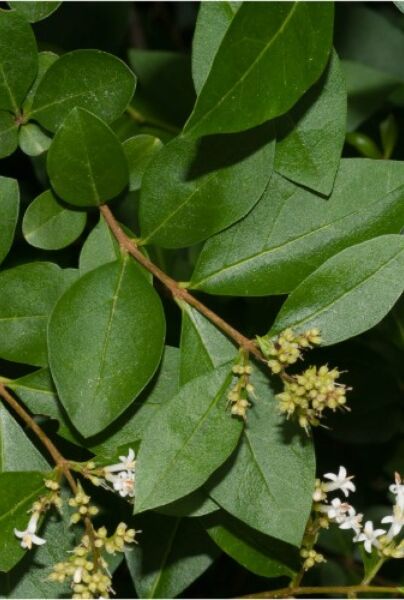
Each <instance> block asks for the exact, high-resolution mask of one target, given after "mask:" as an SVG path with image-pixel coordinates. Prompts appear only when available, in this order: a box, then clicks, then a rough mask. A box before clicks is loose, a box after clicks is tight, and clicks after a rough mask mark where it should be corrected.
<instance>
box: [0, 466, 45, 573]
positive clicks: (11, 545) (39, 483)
mask: <svg viewBox="0 0 404 600" xmlns="http://www.w3.org/2000/svg"><path fill="white" fill-rule="evenodd" d="M43 478H44V474H43V473H37V472H23V473H16V472H13V473H0V489H1V494H0V571H9V570H10V569H12V567H14V565H15V564H16V563H17V562H18V561H19V560H20V559H21V558H22V557H23V556H24V554H25V551H24V550H23V549H22V548H21V547H20V545H19V543H18V541H17V539H16V537H15V535H14V531H13V530H14V528H16V529H19V530H24V529H25V528H26V526H27V522H28V519H29V516H28V514H27V511H28V510H29V509H30V508H31V506H32V504H33V502H34V501H35V500H36V499H37V498H38V496H40V495H41V494H43V493H44V492H45V490H46V488H45V486H44V482H43Z"/></svg>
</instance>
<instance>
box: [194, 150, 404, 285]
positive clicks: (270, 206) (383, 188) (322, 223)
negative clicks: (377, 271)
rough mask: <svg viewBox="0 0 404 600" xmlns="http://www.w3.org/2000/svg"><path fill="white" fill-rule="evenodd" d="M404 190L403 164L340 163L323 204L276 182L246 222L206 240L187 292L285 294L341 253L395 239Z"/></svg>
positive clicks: (402, 212) (403, 209)
mask: <svg viewBox="0 0 404 600" xmlns="http://www.w3.org/2000/svg"><path fill="white" fill-rule="evenodd" d="M403 184H404V166H403V164H402V163H401V162H394V161H389V162H387V161H375V160H365V159H344V160H342V161H341V164H340V168H339V170H338V173H337V177H336V180H335V184H334V189H333V193H332V194H331V196H330V197H329V198H328V199H327V200H324V198H321V197H319V196H316V195H315V194H313V193H311V192H309V191H307V190H304V189H302V188H300V187H297V186H294V185H293V184H292V183H289V182H287V181H285V180H283V179H281V178H280V177H277V176H274V177H273V178H272V180H271V182H270V184H269V186H268V188H267V191H266V192H265V193H264V195H263V196H262V198H261V200H260V201H259V202H258V204H257V205H256V206H255V207H254V209H253V210H252V211H251V212H250V213H249V214H248V216H247V217H246V218H245V219H243V220H242V221H240V222H239V223H236V224H235V225H233V227H231V228H229V229H228V230H227V231H224V232H223V233H220V234H219V235H217V236H215V237H214V238H212V239H211V240H209V241H208V242H207V244H206V245H205V247H204V249H203V251H202V253H201V254H200V257H199V260H198V263H197V265H196V267H195V272H194V274H193V276H192V281H191V287H192V288H194V289H200V290H203V291H206V292H209V293H213V294H235V295H240V296H248V295H252V296H265V295H268V294H283V293H287V292H290V291H291V290H293V289H294V288H295V287H296V286H297V285H298V284H299V283H300V282H301V281H302V280H303V279H304V278H305V277H307V276H308V275H309V274H310V273H311V272H312V271H313V270H314V269H315V268H316V267H317V266H319V265H320V264H321V263H323V262H324V261H325V260H326V259H327V258H329V257H330V256H332V255H333V254H335V253H336V252H338V251H340V250H342V249H343V248H346V247H347V246H350V245H352V244H355V243H358V242H361V241H364V240H366V239H369V238H372V237H375V236H377V235H382V234H385V233H398V232H399V231H400V229H401V226H402V222H403V218H404V203H403V197H404V191H403V188H402V186H403ZM291 215H293V218H292V217H291ZM252 231H253V232H254V234H253V235H252V234H251V232H252Z"/></svg>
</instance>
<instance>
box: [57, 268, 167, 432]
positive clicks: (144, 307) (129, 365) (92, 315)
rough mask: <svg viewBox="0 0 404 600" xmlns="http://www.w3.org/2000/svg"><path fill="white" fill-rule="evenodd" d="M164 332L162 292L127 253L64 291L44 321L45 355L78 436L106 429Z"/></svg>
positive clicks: (152, 366)
mask: <svg viewBox="0 0 404 600" xmlns="http://www.w3.org/2000/svg"><path fill="white" fill-rule="evenodd" d="M164 333H165V322H164V315H163V310H162V306H161V302H160V299H159V297H158V296H157V294H156V292H155V291H154V289H153V288H152V287H151V285H150V284H149V283H148V282H147V281H146V279H145V277H144V276H143V274H142V273H141V271H140V270H139V268H138V267H137V265H136V264H135V263H134V262H133V261H132V259H130V258H128V257H126V258H124V259H122V260H121V261H117V262H115V263H109V264H106V265H103V266H101V267H99V268H98V269H95V270H93V271H90V272H89V273H87V274H86V275H84V276H83V277H82V278H81V279H79V280H78V281H77V282H76V283H75V284H73V286H72V287H71V288H69V289H68V291H67V292H66V293H65V294H64V295H63V296H62V298H61V299H60V301H59V302H58V303H57V306H56V307H55V310H54V311H53V314H52V316H51V319H50V323H49V334H48V338H49V361H50V367H51V372H52V377H53V379H54V381H55V384H56V388H57V390H58V393H59V397H60V400H61V402H62V404H63V406H64V408H65V409H66V411H67V413H68V415H69V417H70V419H71V421H72V422H73V424H74V425H75V427H76V428H77V429H78V431H79V432H80V433H81V434H82V435H83V436H84V437H89V436H91V435H95V434H96V433H98V432H100V431H101V430H103V429H105V428H106V427H107V426H108V425H110V423H111V422H112V421H114V420H115V419H116V418H117V417H118V416H119V415H120V414H121V413H122V412H123V411H124V410H125V409H126V408H127V407H128V406H129V405H130V404H131V403H132V402H133V400H134V399H135V398H136V396H138V394H139V393H140V392H141V391H142V389H143V388H144V387H145V385H146V384H147V382H148V381H149V380H150V378H151V377H152V375H153V373H154V372H155V370H156V369H157V366H158V364H159V362H160V358H161V353H162V349H163V342H164ZM72 373H74V377H72Z"/></svg>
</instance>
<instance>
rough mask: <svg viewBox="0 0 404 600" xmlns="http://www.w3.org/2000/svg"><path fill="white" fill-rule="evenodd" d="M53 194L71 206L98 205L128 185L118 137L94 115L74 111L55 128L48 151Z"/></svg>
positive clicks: (125, 166) (124, 161)
mask: <svg viewBox="0 0 404 600" xmlns="http://www.w3.org/2000/svg"><path fill="white" fill-rule="evenodd" d="M48 173H49V177H50V180H51V183H52V186H53V188H54V189H55V191H56V193H57V194H58V195H59V196H60V197H61V198H62V199H63V200H65V201H66V202H69V203H70V204H73V205H74V206H80V207H83V206H98V205H100V204H103V203H104V202H106V201H107V200H110V199H111V198H113V197H114V196H117V195H118V194H119V193H120V192H121V191H122V190H123V188H124V187H125V186H126V185H127V183H128V178H129V174H128V165H127V162H126V158H125V154H124V152H123V149H122V145H121V144H120V142H119V140H118V138H117V137H116V136H115V134H114V133H113V132H112V130H111V129H110V128H109V127H108V126H107V125H105V123H104V122H103V121H101V119H99V118H98V117H97V116H96V115H94V114H92V113H90V112H88V111H87V110H84V109H82V108H75V109H73V110H72V112H71V113H70V114H69V115H68V116H67V117H66V119H65V121H64V122H63V124H62V125H61V127H60V128H59V129H58V131H57V133H56V135H55V137H54V139H53V142H52V145H51V147H50V148H49V152H48Z"/></svg>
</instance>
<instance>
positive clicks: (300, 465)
mask: <svg viewBox="0 0 404 600" xmlns="http://www.w3.org/2000/svg"><path fill="white" fill-rule="evenodd" d="M251 382H252V383H253V385H254V387H255V394H256V396H257V400H256V401H255V402H254V404H253V406H252V408H250V410H249V411H248V420H247V425H246V427H245V429H244V432H243V436H242V439H241V444H240V446H239V449H238V451H237V453H236V455H235V456H234V457H231V458H230V460H229V461H228V462H227V463H225V464H224V465H223V467H222V468H221V469H219V471H217V472H216V473H215V474H214V476H213V478H212V480H211V482H210V483H211V484H212V486H213V487H212V488H211V490H210V495H211V497H212V498H213V500H214V501H215V502H217V504H219V505H220V506H221V507H222V508H224V509H225V510H226V511H227V512H229V513H230V514H232V515H233V516H235V517H237V518H238V519H240V520H241V521H243V522H244V523H246V524H247V525H249V526H250V527H253V528H254V529H256V530H258V531H261V532H262V533H264V534H266V535H270V536H272V537H274V538H277V539H279V540H282V541H284V542H287V543H289V544H293V545H295V546H298V547H299V545H300V543H301V541H302V537H303V534H304V530H305V527H306V523H307V519H308V518H309V515H310V511H311V506H312V495H313V489H314V480H315V456H314V449H313V443H312V440H311V439H309V438H307V437H304V436H302V435H301V432H300V431H299V430H298V428H297V427H295V426H294V425H292V424H291V423H287V422H285V420H284V418H283V417H282V416H281V415H280V414H279V411H278V410H277V402H276V400H275V398H274V394H273V392H272V390H271V388H270V386H269V385H268V379H267V377H265V376H264V375H262V374H260V373H257V374H255V373H254V374H253V376H252V378H251ZM235 490H237V493H235V492H234V491H235Z"/></svg>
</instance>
